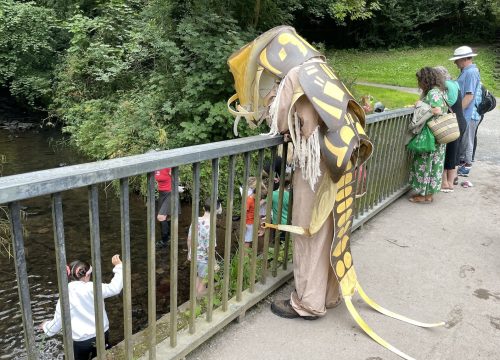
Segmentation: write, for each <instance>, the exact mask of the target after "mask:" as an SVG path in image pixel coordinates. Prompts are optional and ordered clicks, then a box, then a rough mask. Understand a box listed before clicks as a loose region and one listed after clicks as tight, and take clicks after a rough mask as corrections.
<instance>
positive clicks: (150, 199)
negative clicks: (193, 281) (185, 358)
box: [146, 172, 156, 360]
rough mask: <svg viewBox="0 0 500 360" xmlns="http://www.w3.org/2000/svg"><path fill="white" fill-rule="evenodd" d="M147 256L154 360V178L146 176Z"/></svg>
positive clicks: (150, 346)
mask: <svg viewBox="0 0 500 360" xmlns="http://www.w3.org/2000/svg"><path fill="white" fill-rule="evenodd" d="M146 201H147V220H146V221H147V239H148V240H147V254H148V335H149V336H148V352H149V359H150V360H154V359H156V248H155V244H156V236H155V235H156V233H155V220H156V219H155V176H154V172H150V173H148V175H147V200H146Z"/></svg>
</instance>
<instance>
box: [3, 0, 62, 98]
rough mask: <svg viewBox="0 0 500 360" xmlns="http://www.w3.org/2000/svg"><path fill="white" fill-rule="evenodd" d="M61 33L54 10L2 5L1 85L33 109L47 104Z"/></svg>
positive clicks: (6, 0)
mask: <svg viewBox="0 0 500 360" xmlns="http://www.w3.org/2000/svg"><path fill="white" fill-rule="evenodd" d="M60 32H61V28H60V27H59V22H58V21H57V19H56V17H55V12H54V11H53V10H52V9H47V8H43V7H38V6H36V5H34V4H33V3H18V2H15V1H13V0H2V1H0V85H3V86H7V87H9V89H10V92H11V94H12V95H14V96H15V97H17V98H19V99H21V100H22V101H24V102H27V103H28V104H29V105H31V106H37V105H46V104H48V103H49V102H50V101H51V99H52V96H53V94H52V87H51V86H52V83H51V77H52V75H53V73H52V72H53V69H54V66H55V64H56V61H57V50H58V48H59V47H60V46H61V44H60V43H59V41H62V38H63V35H62V34H60Z"/></svg>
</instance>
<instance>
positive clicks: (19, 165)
mask: <svg viewBox="0 0 500 360" xmlns="http://www.w3.org/2000/svg"><path fill="white" fill-rule="evenodd" d="M65 142H67V141H65V139H64V137H63V136H62V135H61V134H60V131H58V130H47V129H42V128H39V129H34V130H33V129H32V130H27V131H22V132H19V131H8V130H5V129H0V154H3V155H5V156H6V160H7V163H6V164H4V165H3V170H2V173H3V176H7V175H13V174H20V173H26V172H29V171H36V170H42V169H50V168H55V167H58V166H66V165H74V164H78V163H83V162H86V161H87V159H85V158H84V157H82V156H81V155H79V154H78V153H77V152H76V151H75V150H74V149H72V148H71V147H70V146H67V145H65V144H64V143H65ZM26 177H28V178H29V173H28V174H26ZM62 199H63V210H64V229H65V240H66V257H67V261H68V262H70V261H72V260H75V259H81V260H87V261H89V262H90V235H89V234H90V233H89V215H88V206H87V201H88V200H87V189H76V190H72V191H68V192H65V193H63V194H62ZM21 205H22V206H23V208H24V210H25V213H26V215H27V216H26V220H25V223H24V225H25V228H26V230H27V231H28V235H27V236H26V237H25V247H26V254H27V268H28V274H29V286H30V295H31V305H32V311H33V319H34V323H35V326H36V327H38V325H39V324H41V323H42V322H43V321H44V320H47V319H50V318H51V317H52V316H53V312H54V309H55V304H56V301H57V299H58V290H57V275H56V268H55V264H56V262H55V249H54V237H53V231H52V217H51V216H52V215H51V207H50V197H49V196H44V197H39V198H35V199H30V200H28V201H23V202H22V203H21ZM119 205H120V204H119V199H118V197H117V196H115V194H114V190H113V189H112V188H111V187H109V188H108V189H105V187H104V186H102V187H101V191H100V196H99V207H100V235H101V255H102V257H101V261H102V271H103V272H102V275H103V282H109V281H110V280H111V277H112V264H111V257H112V256H113V255H114V254H120V253H121V245H120V244H121V242H120V207H119ZM182 207H183V209H182V213H183V216H182V217H181V219H180V222H179V229H180V231H179V252H180V254H179V263H180V265H179V284H178V289H179V293H178V296H179V300H178V301H179V303H182V302H184V301H186V300H187V299H188V297H189V294H188V293H189V264H188V262H187V261H186V251H187V249H186V235H187V228H188V227H189V223H190V207H189V205H183V206H182ZM130 212H131V213H130V219H131V220H130V231H131V254H132V307H133V332H137V331H139V330H141V329H144V328H145V327H146V325H147V258H146V254H147V251H146V207H145V202H144V200H143V199H142V197H141V196H139V195H134V194H131V198H130ZM158 231H159V229H157V238H159V236H158V235H159V233H158ZM219 245H220V244H219ZM168 261H169V249H167V248H163V249H157V254H156V263H157V270H156V272H157V283H156V286H157V298H156V301H157V313H158V316H159V315H160V314H164V313H166V312H168V310H169V295H170V294H169V290H170V288H169V286H170V283H169V279H168V277H169V267H168ZM122 302H123V299H122V296H121V295H120V296H117V297H115V298H111V299H107V300H106V311H107V314H108V317H109V320H110V340H111V343H112V344H116V343H117V342H119V341H120V340H122V339H123V321H122V318H123V308H122ZM0 334H1V335H2V336H1V337H0V360H7V359H9V360H10V359H23V358H25V353H24V350H23V343H24V340H23V328H22V320H21V312H20V308H19V302H18V292H17V285H16V277H15V269H14V262H13V260H12V259H8V258H6V257H3V256H0ZM35 335H36V340H37V345H38V348H39V351H40V354H41V359H62V358H63V355H62V337H61V336H55V337H52V338H48V337H46V336H45V335H44V334H43V332H42V331H39V330H36V334H35Z"/></svg>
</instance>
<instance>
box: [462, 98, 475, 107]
mask: <svg viewBox="0 0 500 360" xmlns="http://www.w3.org/2000/svg"><path fill="white" fill-rule="evenodd" d="M473 99H474V95H472V94H465V96H464V97H463V99H462V109H464V110H465V109H466V108H467V107H468V106H469V104H470V103H471V101H472V100H473Z"/></svg>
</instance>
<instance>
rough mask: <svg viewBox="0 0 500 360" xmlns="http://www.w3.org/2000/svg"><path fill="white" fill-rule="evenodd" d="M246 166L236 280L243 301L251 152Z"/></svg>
mask: <svg viewBox="0 0 500 360" xmlns="http://www.w3.org/2000/svg"><path fill="white" fill-rule="evenodd" d="M244 163H245V168H244V171H243V191H242V193H241V218H240V239H239V241H238V244H239V257H238V275H237V280H236V301H238V302H239V301H241V293H242V292H243V263H244V260H245V256H246V248H245V231H246V216H247V206H246V198H247V195H248V177H249V172H250V153H249V152H246V153H245V154H244Z"/></svg>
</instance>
